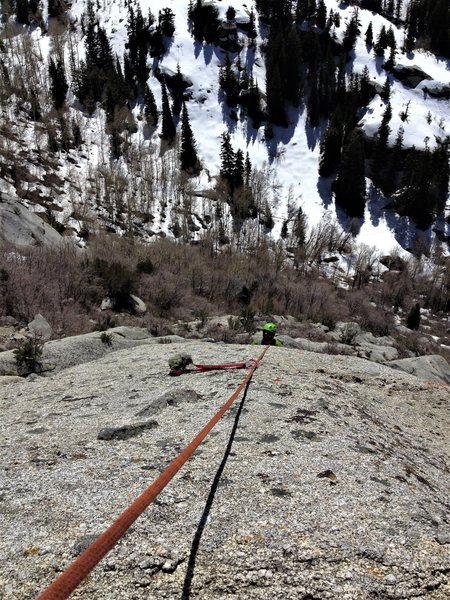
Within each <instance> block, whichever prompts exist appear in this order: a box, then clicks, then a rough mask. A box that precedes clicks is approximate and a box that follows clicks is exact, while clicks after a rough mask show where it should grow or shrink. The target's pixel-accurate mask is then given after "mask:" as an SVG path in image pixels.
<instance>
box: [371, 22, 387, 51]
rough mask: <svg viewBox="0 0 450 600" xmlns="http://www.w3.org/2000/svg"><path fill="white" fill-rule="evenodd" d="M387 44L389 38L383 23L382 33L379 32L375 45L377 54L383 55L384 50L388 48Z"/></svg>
mask: <svg viewBox="0 0 450 600" xmlns="http://www.w3.org/2000/svg"><path fill="white" fill-rule="evenodd" d="M387 45H388V40H387V34H386V28H385V26H384V25H383V26H382V27H381V29H380V33H379V34H378V37H377V41H376V42H375V45H374V47H373V48H374V50H375V54H376V55H377V56H383V55H384V51H385V50H386V48H387Z"/></svg>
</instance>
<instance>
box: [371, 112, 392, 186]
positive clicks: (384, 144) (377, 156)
mask: <svg viewBox="0 0 450 600" xmlns="http://www.w3.org/2000/svg"><path fill="white" fill-rule="evenodd" d="M391 118H392V107H391V105H390V103H388V104H387V106H386V109H385V111H384V114H383V118H382V120H381V124H380V127H379V128H378V131H377V134H376V138H375V152H374V157H373V168H372V171H373V174H372V175H373V180H374V182H375V183H377V184H378V183H382V182H383V179H384V177H383V175H384V172H385V171H386V172H387V170H388V167H389V166H390V164H389V162H390V161H389V160H387V156H388V154H387V150H388V142H389V136H390V133H391V128H390V127H389V121H390V120H391ZM391 175H392V174H391ZM387 183H388V185H390V182H387Z"/></svg>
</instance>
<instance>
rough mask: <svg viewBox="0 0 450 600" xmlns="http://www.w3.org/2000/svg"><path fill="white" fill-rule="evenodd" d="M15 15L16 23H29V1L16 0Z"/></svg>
mask: <svg viewBox="0 0 450 600" xmlns="http://www.w3.org/2000/svg"><path fill="white" fill-rule="evenodd" d="M16 16H17V21H18V23H22V25H29V24H30V3H29V2H28V0H16Z"/></svg>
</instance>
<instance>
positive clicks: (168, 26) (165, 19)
mask: <svg viewBox="0 0 450 600" xmlns="http://www.w3.org/2000/svg"><path fill="white" fill-rule="evenodd" d="M159 26H160V28H161V33H162V34H163V35H165V36H166V37H172V36H173V34H174V33H175V14H174V13H173V11H172V9H171V8H163V9H162V10H160V11H159Z"/></svg>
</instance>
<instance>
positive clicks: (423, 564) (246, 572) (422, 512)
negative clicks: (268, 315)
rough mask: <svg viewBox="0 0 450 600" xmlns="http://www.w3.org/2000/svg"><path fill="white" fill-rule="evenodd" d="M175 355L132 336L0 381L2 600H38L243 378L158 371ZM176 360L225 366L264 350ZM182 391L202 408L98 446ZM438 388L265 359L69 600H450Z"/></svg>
mask: <svg viewBox="0 0 450 600" xmlns="http://www.w3.org/2000/svg"><path fill="white" fill-rule="evenodd" d="M144 341H145V340H144ZM187 345H188V344H187V342H182V343H172V344H170V345H167V346H166V345H158V344H154V343H144V344H141V345H136V346H134V347H130V348H124V349H122V350H118V351H116V352H110V353H107V354H105V355H103V356H101V357H99V358H98V359H97V360H94V361H92V362H90V363H84V364H79V365H76V366H72V367H70V368H67V369H64V370H60V371H59V372H58V373H55V374H50V375H49V376H48V377H44V378H43V377H38V378H37V380H36V381H35V382H33V383H32V384H29V383H28V382H27V381H24V382H23V383H19V384H16V385H14V386H5V387H2V388H1V392H0V411H1V415H2V418H1V419H0V439H1V447H2V452H1V454H0V469H1V471H0V472H1V479H0V511H1V518H2V535H1V536H0V589H1V590H2V598H4V600H13V599H14V600H25V599H27V600H28V599H29V598H35V597H36V596H37V595H38V593H39V592H40V591H42V590H43V589H44V588H45V587H46V586H47V585H49V584H50V582H51V581H53V580H54V578H55V576H56V575H57V574H58V572H60V571H61V570H62V569H63V568H64V567H66V566H67V565H68V564H69V563H70V562H71V561H72V560H73V555H74V553H76V552H75V548H76V547H77V544H78V546H79V549H82V547H83V546H85V545H86V543H88V542H89V539H90V538H89V537H87V536H90V535H92V536H94V537H95V536H96V535H97V534H99V533H101V532H103V531H104V530H105V529H106V528H107V527H108V526H109V525H110V524H111V523H112V522H113V521H114V519H115V518H116V517H117V516H118V515H119V514H120V513H121V512H122V511H123V510H125V508H126V507H128V506H129V504H130V503H131V502H132V501H133V500H134V499H135V498H137V497H138V496H139V495H140V494H141V493H142V492H143V490H145V489H146V488H147V487H148V486H149V485H150V484H151V483H152V482H153V481H154V480H155V479H156V478H157V477H158V475H159V473H161V472H162V471H163V469H164V468H165V467H167V466H168V465H169V464H170V462H171V461H172V460H173V459H174V458H175V456H176V455H177V453H178V452H179V451H180V450H181V449H182V448H183V447H185V446H186V445H187V444H188V443H189V442H190V441H191V440H192V439H193V438H194V437H195V436H196V435H197V433H198V431H199V430H200V429H201V428H202V427H203V426H204V425H205V423H206V422H208V420H209V419H210V418H211V417H212V416H213V415H214V414H215V412H216V411H217V410H218V408H219V407H220V406H222V405H223V403H224V402H225V401H226V399H227V398H228V397H229V396H230V395H231V394H232V392H233V391H234V390H235V389H236V388H237V386H238V385H239V383H240V382H241V381H242V379H243V377H244V372H242V371H231V372H224V371H216V372H214V371H213V372H207V373H201V374H195V375H189V376H188V375H186V376H183V377H185V378H186V379H182V378H181V377H180V378H177V377H175V378H174V377H168V376H167V360H168V358H169V356H170V355H171V354H173V353H174V352H183V351H186V350H187V348H186V346H187ZM188 351H189V353H191V354H192V356H193V357H195V359H196V360H197V361H198V362H204V363H219V362H222V363H225V362H236V361H242V360H245V361H248V360H249V359H250V358H255V357H256V356H258V354H259V351H260V348H257V347H252V346H248V345H247V346H239V345H227V344H206V343H202V342H193V343H190V344H189V348H188ZM183 388H185V389H190V390H193V391H194V392H195V393H196V394H197V395H198V396H199V397H200V399H199V400H198V401H196V402H183V401H181V400H180V401H178V402H177V404H176V405H173V406H167V407H166V408H165V409H164V410H162V411H161V412H160V413H159V415H158V422H159V426H158V427H156V428H151V429H145V430H143V431H141V432H140V435H139V436H136V437H132V438H129V439H126V440H122V441H120V442H114V441H112V442H105V441H103V440H98V439H97V435H98V432H99V431H100V430H101V429H103V428H106V427H108V426H111V424H113V425H114V426H115V427H119V426H120V425H121V424H123V423H129V424H130V423H131V424H132V423H135V422H136V421H135V416H134V415H136V413H137V412H139V411H140V410H143V409H145V407H148V406H149V405H151V403H152V402H153V401H154V400H155V399H157V398H160V397H161V396H163V395H164V394H166V393H168V394H170V393H178V392H179V391H180V390H181V389H183ZM448 390H449V388H448V387H447V386H443V385H435V384H429V383H427V382H423V381H420V380H419V379H417V378H416V377H414V376H412V375H409V374H407V373H403V372H401V371H395V370H393V369H391V368H388V367H387V366H384V365H380V364H376V363H373V362H369V361H367V360H361V359H358V358H356V357H353V356H329V355H325V354H318V353H311V352H307V351H302V350H298V349H288V348H275V347H274V348H270V349H269V351H268V353H267V354H266V356H265V357H264V359H263V360H262V362H261V364H260V366H259V368H258V369H257V370H256V372H255V374H254V377H253V379H252V382H251V384H250V386H249V387H248V390H247V393H246V395H245V399H244V400H243V397H242V396H241V397H240V398H239V399H238V400H237V401H236V402H235V404H234V405H233V406H232V408H231V409H230V411H229V412H228V413H227V414H226V415H225V416H224V417H223V418H222V419H221V420H220V421H219V422H218V423H217V425H216V426H215V428H214V429H213V431H212V432H211V433H210V435H209V436H208V437H207V439H206V440H205V442H204V443H203V444H201V446H200V447H199V448H198V449H197V451H196V452H195V454H194V455H193V457H192V458H191V459H190V460H189V461H188V462H187V463H186V464H185V465H184V466H183V468H182V469H181V470H180V472H179V473H178V475H176V476H175V478H174V479H173V480H172V481H171V482H170V483H169V484H168V486H167V487H166V488H165V489H164V490H163V491H162V492H161V494H160V495H159V496H158V498H157V499H156V501H155V502H154V503H152V504H151V505H150V506H149V507H148V509H147V510H145V511H144V512H143V513H142V515H141V516H140V518H139V519H137V520H136V521H135V522H134V523H133V525H132V527H131V529H130V530H129V531H128V533H127V534H126V535H125V536H124V537H123V538H122V539H121V540H120V542H119V543H118V544H117V545H116V546H115V548H114V549H113V550H112V551H111V552H110V553H109V554H108V555H107V556H106V557H104V559H103V560H102V561H101V562H100V563H99V565H98V566H97V567H96V568H95V570H94V571H93V573H92V575H91V576H90V577H89V578H88V579H87V580H86V581H85V582H84V583H83V584H82V585H80V587H79V588H78V589H77V590H76V591H75V592H74V594H73V597H74V598H77V599H79V600H88V599H89V600H100V599H104V598H108V600H119V599H120V600H144V598H145V599H146V600H148V599H151V598H155V599H156V598H158V599H159V598H161V599H163V598H165V599H166V600H167V599H175V598H192V599H193V598H199V599H202V600H213V599H214V600H216V599H217V598H230V600H231V599H236V600H240V599H244V598H245V599H247V598H249V599H250V600H273V599H274V598H281V597H282V598H284V599H286V600H298V599H303V600H306V599H307V598H316V599H320V600H322V599H324V600H325V599H330V600H336V599H339V600H341V599H343V600H368V599H369V598H386V599H392V600H394V599H397V600H400V599H410V598H411V599H412V598H414V599H419V600H447V599H448V597H449V594H450V584H449V576H448V565H449V548H450V546H449V544H448V543H447V542H446V539H447V538H446V537H445V536H446V534H447V533H448V527H447V525H448V490H449V489H450V465H449V462H450V461H449V447H448V435H449V428H450V422H449V411H448V402H449V393H448ZM241 401H242V404H240V403H241ZM239 409H240V410H239ZM37 431H39V433H36V432H37ZM91 539H93V538H91ZM81 542H82V543H81Z"/></svg>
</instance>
